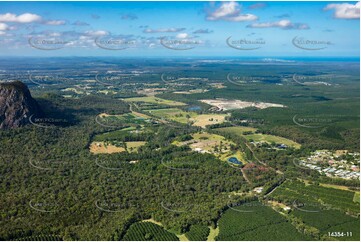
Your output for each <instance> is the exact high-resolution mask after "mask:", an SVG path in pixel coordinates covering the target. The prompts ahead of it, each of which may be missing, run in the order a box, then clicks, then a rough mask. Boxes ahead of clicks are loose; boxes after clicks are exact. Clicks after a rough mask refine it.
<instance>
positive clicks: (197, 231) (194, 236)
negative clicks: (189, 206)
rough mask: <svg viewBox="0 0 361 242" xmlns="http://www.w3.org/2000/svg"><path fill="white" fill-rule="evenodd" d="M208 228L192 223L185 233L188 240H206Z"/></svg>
mask: <svg viewBox="0 0 361 242" xmlns="http://www.w3.org/2000/svg"><path fill="white" fill-rule="evenodd" d="M209 231H210V229H209V228H208V227H207V226H205V225H192V226H191V227H190V229H189V231H188V232H187V233H186V237H187V238H188V239H189V240H190V241H206V240H207V237H208V234H209Z"/></svg>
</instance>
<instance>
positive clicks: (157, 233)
mask: <svg viewBox="0 0 361 242" xmlns="http://www.w3.org/2000/svg"><path fill="white" fill-rule="evenodd" d="M122 240H124V241H167V240H168V241H169V240H176V241H178V240H179V239H178V237H177V236H176V235H175V234H173V233H170V232H168V231H166V230H165V229H164V228H163V227H161V226H159V225H157V224H154V223H151V222H139V223H135V224H132V225H131V226H130V228H129V229H128V230H127V232H126V234H125V236H124V238H123V239H122Z"/></svg>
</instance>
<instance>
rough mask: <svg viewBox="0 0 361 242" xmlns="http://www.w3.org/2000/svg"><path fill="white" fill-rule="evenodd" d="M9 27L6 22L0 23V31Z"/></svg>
mask: <svg viewBox="0 0 361 242" xmlns="http://www.w3.org/2000/svg"><path fill="white" fill-rule="evenodd" d="M8 29H9V27H8V25H7V24H4V23H0V31H4V30H8Z"/></svg>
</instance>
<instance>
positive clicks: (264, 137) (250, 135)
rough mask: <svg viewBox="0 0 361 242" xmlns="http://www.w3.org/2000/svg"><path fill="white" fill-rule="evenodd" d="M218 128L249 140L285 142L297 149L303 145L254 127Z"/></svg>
mask: <svg viewBox="0 0 361 242" xmlns="http://www.w3.org/2000/svg"><path fill="white" fill-rule="evenodd" d="M216 130H220V131H223V132H227V133H232V134H237V135H239V136H242V137H245V138H247V140H249V141H254V142H267V143H273V142H274V143H277V144H285V145H287V146H290V147H294V148H296V149H299V148H300V147H301V145H300V144H299V143H296V142H294V141H292V140H289V139H286V138H283V137H279V136H275V135H269V134H261V133H258V134H257V133H255V132H256V130H257V129H255V128H252V127H243V126H238V127H226V128H218V129H216Z"/></svg>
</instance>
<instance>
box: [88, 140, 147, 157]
mask: <svg viewBox="0 0 361 242" xmlns="http://www.w3.org/2000/svg"><path fill="white" fill-rule="evenodd" d="M145 144H146V142H143V141H130V142H125V147H119V146H115V145H112V144H110V143H108V142H98V141H95V142H92V143H91V144H90V146H89V150H90V152H91V153H93V154H113V153H120V152H125V151H127V152H129V153H135V152H138V149H139V147H141V146H143V145H145Z"/></svg>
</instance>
